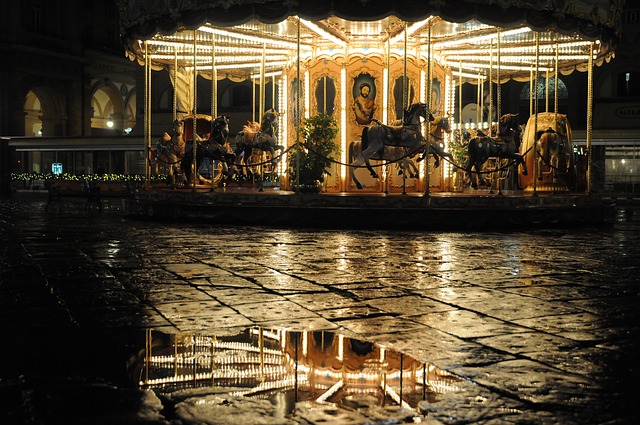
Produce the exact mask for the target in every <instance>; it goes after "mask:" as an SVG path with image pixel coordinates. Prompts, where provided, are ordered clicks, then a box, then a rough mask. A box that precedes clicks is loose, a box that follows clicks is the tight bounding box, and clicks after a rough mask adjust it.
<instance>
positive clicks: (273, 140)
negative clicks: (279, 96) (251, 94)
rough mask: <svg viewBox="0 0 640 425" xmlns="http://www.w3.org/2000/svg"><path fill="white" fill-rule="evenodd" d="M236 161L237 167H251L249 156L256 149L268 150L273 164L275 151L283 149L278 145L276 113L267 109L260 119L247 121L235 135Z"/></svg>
mask: <svg viewBox="0 0 640 425" xmlns="http://www.w3.org/2000/svg"><path fill="white" fill-rule="evenodd" d="M234 141H235V146H236V147H235V150H234V153H235V155H236V163H235V165H236V166H237V167H238V168H241V167H246V168H247V169H248V168H249V167H251V165H252V163H251V157H252V155H253V150H254V149H258V150H260V151H263V152H268V153H269V154H270V155H271V158H272V160H271V161H272V163H273V164H275V163H276V162H277V161H276V160H275V151H276V150H283V149H284V147H283V146H281V145H278V144H277V142H278V113H277V112H276V111H275V110H273V109H269V110H267V111H266V112H265V113H264V114H263V115H262V121H261V122H260V123H257V122H255V121H247V124H246V125H244V126H243V127H242V130H241V131H240V132H238V134H236V136H235V139H234Z"/></svg>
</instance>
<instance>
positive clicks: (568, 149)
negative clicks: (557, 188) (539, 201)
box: [536, 127, 574, 183]
mask: <svg viewBox="0 0 640 425" xmlns="http://www.w3.org/2000/svg"><path fill="white" fill-rule="evenodd" d="M536 148H537V149H538V155H537V157H538V173H537V174H538V176H537V177H538V180H542V165H543V163H544V164H547V165H548V166H549V168H550V170H549V172H550V173H552V175H553V182H554V183H555V182H556V181H557V178H558V173H559V172H560V164H561V160H562V161H563V162H562V163H563V164H564V171H562V172H564V173H568V172H569V170H570V169H571V167H572V166H573V162H574V161H573V149H572V146H571V144H570V143H568V141H567V138H566V136H563V135H562V134H560V133H558V132H556V131H555V130H553V129H552V128H551V127H549V128H548V129H547V130H546V131H539V132H538V133H537V134H536Z"/></svg>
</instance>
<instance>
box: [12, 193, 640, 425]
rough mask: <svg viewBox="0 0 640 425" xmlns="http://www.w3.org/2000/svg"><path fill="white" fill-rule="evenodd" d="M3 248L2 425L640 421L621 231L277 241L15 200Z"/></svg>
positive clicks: (265, 235)
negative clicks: (48, 206)
mask: <svg viewBox="0 0 640 425" xmlns="http://www.w3.org/2000/svg"><path fill="white" fill-rule="evenodd" d="M0 231H1V233H0V237H1V241H2V245H1V248H0V260H1V264H2V265H1V267H0V297H1V298H0V323H1V328H0V329H1V330H2V332H3V334H2V340H3V343H2V348H1V351H2V357H1V358H2V359H3V360H2V362H1V365H2V366H0V371H1V373H0V412H1V413H0V423H3V424H4V423H8V424H12V423H25V424H48V423H64V424H70V423H78V424H112V423H117V424H129V423H131V424H133V423H136V424H152V423H153V424H195V423H198V424H200V423H207V424H215V423H222V424H226V423H231V424H235V423H246V424H252V423H278V424H285V423H286V424H321V423H323V424H324V423H336V424H342V423H346V424H352V423H353V424H356V423H358V424H359V423H363V424H364V423H385V424H387V423H400V422H425V423H432V424H438V423H442V424H464V423H496V424H498V423H500V424H502V423H514V424H529V423H531V424H546V423H548V424H558V423H560V424H603V423H607V424H609V423H612V424H627V423H629V424H631V423H638V420H639V419H640V415H639V414H638V411H637V407H636V405H637V399H638V396H637V382H638V379H639V378H640V373H639V371H638V359H639V358H640V348H639V346H640V312H639V308H640V302H639V301H640V277H639V276H640V261H639V259H640V213H638V212H636V214H635V215H632V214H625V213H624V211H620V213H619V215H618V219H617V221H616V222H615V223H614V224H613V225H611V226H609V225H607V226H601V227H589V228H581V229H575V228H572V229H566V230H563V229H552V230H544V229H541V230H528V231H523V232H518V231H510V232H501V231H499V229H496V230H488V231H486V232H482V233H479V232H474V233H456V232H415V233H412V232H385V231H321V230H295V231H294V230H287V229H272V228H265V227H230V226H216V225H202V224H197V225H196V224H193V225H190V224H189V223H186V222H185V223H181V224H167V223H163V224H160V223H153V222H144V221H130V220H125V219H123V218H122V213H121V211H120V208H119V205H118V201H117V200H109V201H108V203H107V205H106V208H105V210H104V211H103V212H97V211H89V212H85V211H84V210H83V209H82V205H81V204H78V205H75V206H74V205H67V206H65V208H64V209H63V210H62V211H53V212H48V213H47V212H45V211H44V202H42V201H41V200H37V199H35V200H33V199H31V200H26V199H18V200H15V199H14V200H8V201H7V200H5V201H0ZM400 370H403V373H402V374H400V373H398V371H400ZM400 400H402V404H401V403H400Z"/></svg>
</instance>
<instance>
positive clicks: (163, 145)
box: [150, 120, 186, 187]
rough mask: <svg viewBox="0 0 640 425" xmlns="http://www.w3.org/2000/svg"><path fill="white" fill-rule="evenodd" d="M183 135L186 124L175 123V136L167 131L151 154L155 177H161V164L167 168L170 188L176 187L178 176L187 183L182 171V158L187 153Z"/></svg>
mask: <svg viewBox="0 0 640 425" xmlns="http://www.w3.org/2000/svg"><path fill="white" fill-rule="evenodd" d="M183 134H184V122H183V121H182V120H176V121H174V123H173V136H172V135H170V134H169V133H167V132H166V131H165V132H164V134H163V135H162V137H161V138H160V139H158V141H157V142H156V144H155V146H154V147H153V148H152V149H151V152H150V153H151V160H152V161H151V162H152V164H153V166H154V167H153V168H154V174H155V175H159V171H160V170H159V167H160V165H161V164H163V165H165V166H167V169H168V174H169V186H170V187H173V186H174V185H175V175H176V174H178V175H179V176H181V177H182V180H183V182H185V181H186V178H185V176H184V173H182V172H181V170H180V162H181V158H182V157H183V155H184V153H185V142H184V137H183Z"/></svg>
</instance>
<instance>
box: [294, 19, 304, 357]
mask: <svg viewBox="0 0 640 425" xmlns="http://www.w3.org/2000/svg"><path fill="white" fill-rule="evenodd" d="M296 43H297V48H298V55H297V57H296V68H297V69H296V74H297V75H296V78H297V80H298V86H297V87H296V88H295V89H296V90H297V91H298V93H297V95H296V96H295V99H296V104H295V105H294V107H295V108H296V117H297V122H296V123H295V124H296V145H297V147H298V149H302V148H301V147H300V130H301V128H300V127H301V125H302V116H301V114H302V111H301V110H300V100H301V98H302V94H301V93H300V92H301V91H302V90H301V88H302V87H301V86H302V81H301V80H300V18H298V28H297V35H296ZM295 166H296V186H300V155H296V164H295ZM296 348H297V345H296Z"/></svg>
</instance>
